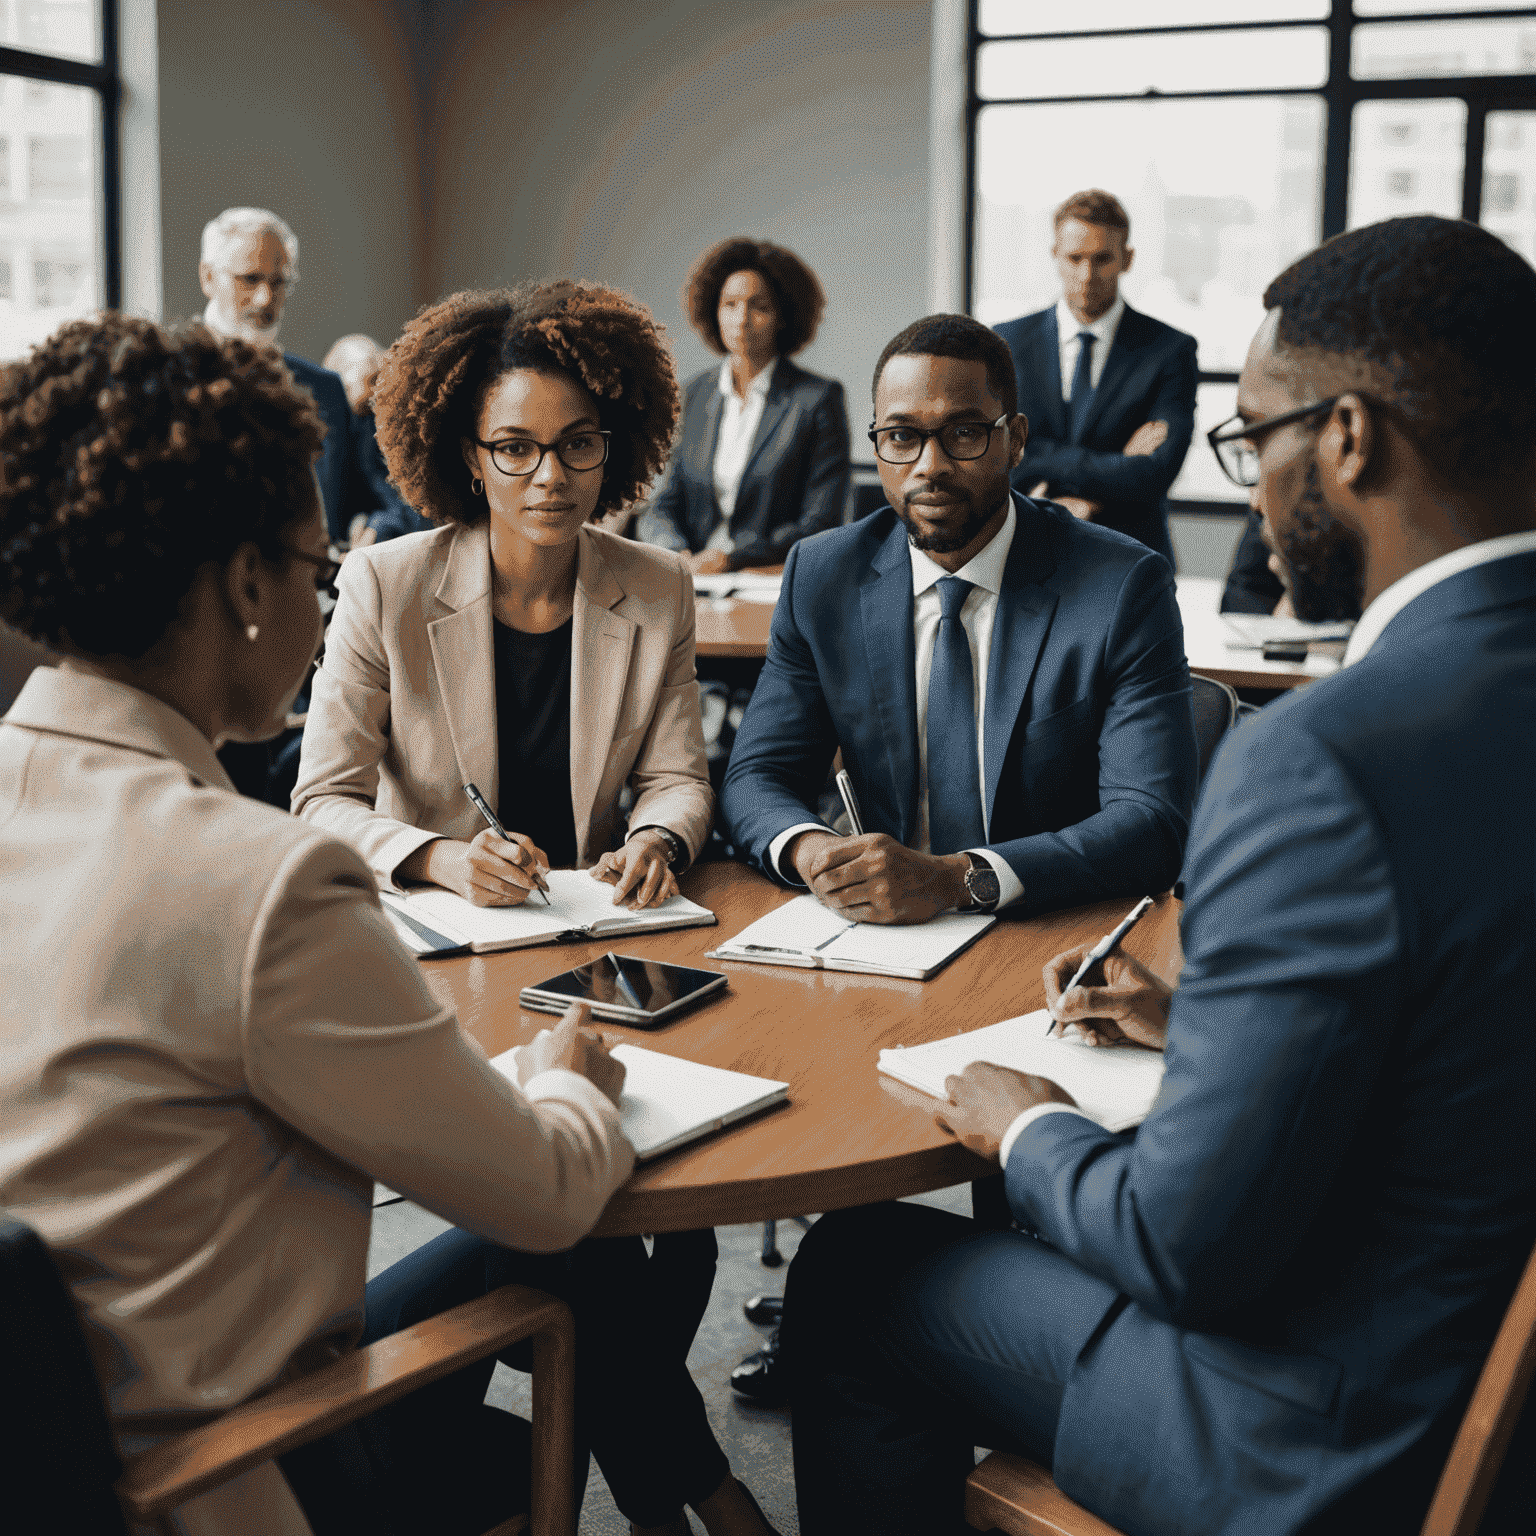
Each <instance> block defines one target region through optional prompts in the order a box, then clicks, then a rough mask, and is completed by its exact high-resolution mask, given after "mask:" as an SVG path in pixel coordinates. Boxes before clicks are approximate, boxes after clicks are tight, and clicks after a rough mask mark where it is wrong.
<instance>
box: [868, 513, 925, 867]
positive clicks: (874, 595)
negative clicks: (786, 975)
mask: <svg viewBox="0 0 1536 1536" xmlns="http://www.w3.org/2000/svg"><path fill="white" fill-rule="evenodd" d="M859 606H860V611H861V615H862V618H863V625H864V649H865V658H864V661H865V668H866V675H867V676H868V678H869V680H870V682H869V686H870V692H871V693H872V695H873V697H874V703H875V711H876V714H877V717H878V719H879V724H880V745H881V746H883V748H884V752H885V764H884V766H885V771H886V784H885V791H886V795H887V797H888V805H887V809H888V811H889V812H891V813H893V814H892V816H891V818H890V819H891V820H894V822H895V823H896V832H895V836H896V840H897V841H898V842H901V843H906V842H909V841H910V840H911V838H912V837H914V836H915V835H916V832H917V762H918V758H917V658H916V644H915V641H914V640H913V636H912V560H911V557H910V556H909V555H908V554H907V531H906V529H905V528H904V527H903V526H902V524H901V523H900V521H897V522H896V526H895V527H894V528H893V529H892V530H891V533H890V535H889V537H888V538H887V539H886V541H885V543H884V544H882V545H881V546H880V550H879V552H878V553H877V554H876V556H875V559H874V561H873V562H872V564H871V568H870V574H869V575H868V576H867V577H866V578H865V579H864V581H863V582H862V584H861V585H860V588H859ZM860 767H861V768H862V770H863V775H862V776H864V777H866V778H867V779H868V781H869V782H871V783H873V782H874V781H875V774H874V769H875V764H873V763H862V764H860ZM870 830H874V826H873V822H872V825H871V828H870Z"/></svg>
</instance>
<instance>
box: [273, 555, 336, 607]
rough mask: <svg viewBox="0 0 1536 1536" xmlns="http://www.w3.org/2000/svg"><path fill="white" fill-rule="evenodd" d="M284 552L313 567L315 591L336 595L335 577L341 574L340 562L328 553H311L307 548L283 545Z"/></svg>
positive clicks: (331, 595)
mask: <svg viewBox="0 0 1536 1536" xmlns="http://www.w3.org/2000/svg"><path fill="white" fill-rule="evenodd" d="M283 552H284V553H285V554H289V555H292V556H293V558H294V559H295V560H302V561H304V562H305V563H306V564H307V565H312V566H314V568H315V591H316V592H324V593H325V594H327V595H328V596H330V597H335V596H336V578H337V577H338V576H339V575H340V574H341V562H340V561H339V560H332V559H331V557H330V556H329V555H326V556H323V557H322V556H320V555H312V554H310V553H309V552H308V551H307V550H303V549H290V548H289V547H288V546H287V545H286V544H285V545H284V546H283Z"/></svg>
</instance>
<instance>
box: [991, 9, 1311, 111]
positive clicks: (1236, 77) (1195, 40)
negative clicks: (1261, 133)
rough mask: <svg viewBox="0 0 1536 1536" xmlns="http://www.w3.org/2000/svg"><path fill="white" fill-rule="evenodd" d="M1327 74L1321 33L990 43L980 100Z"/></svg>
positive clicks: (1281, 81)
mask: <svg viewBox="0 0 1536 1536" xmlns="http://www.w3.org/2000/svg"><path fill="white" fill-rule="evenodd" d="M1327 74H1328V37H1327V34H1326V33H1325V32H1324V31H1323V29H1322V28H1321V27H1297V28H1295V29H1294V30H1289V29H1288V30H1286V31H1283V32H1188V33H1175V34H1172V35H1170V36H1161V37H1128V38H1125V39H1124V40H1123V41H1111V40H1108V39H1105V38H1078V39H1075V40H1070V39H1069V40H1067V41H1065V42H1046V43H985V44H983V45H982V47H981V48H980V49H979V50H978V54H977V73H976V79H977V87H976V88H977V92H978V94H979V95H980V96H981V97H982V99H983V100H996V99H997V98H998V97H1006V96H1119V95H1138V96H1139V95H1141V94H1142V92H1144V91H1149V90H1159V91H1208V90H1210V89H1211V88H1212V87H1213V86H1216V85H1219V86H1220V87H1221V88H1222V89H1223V90H1263V89H1266V88H1272V87H1275V86H1318V85H1321V84H1322V83H1323V81H1324V80H1325V79H1326V78H1327Z"/></svg>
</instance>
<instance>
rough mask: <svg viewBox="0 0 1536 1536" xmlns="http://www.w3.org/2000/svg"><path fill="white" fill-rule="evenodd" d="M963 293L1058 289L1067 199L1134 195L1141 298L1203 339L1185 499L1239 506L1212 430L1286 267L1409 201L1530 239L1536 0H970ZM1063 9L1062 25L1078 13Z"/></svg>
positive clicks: (1188, 505)
mask: <svg viewBox="0 0 1536 1536" xmlns="http://www.w3.org/2000/svg"><path fill="white" fill-rule="evenodd" d="M970 13H971V20H970V28H971V35H970V46H969V51H968V57H969V60H970V81H969V107H968V121H969V125H970V130H969V140H968V162H969V180H968V186H969V197H970V205H971V217H970V221H969V230H968V241H969V243H968V249H967V261H966V276H967V282H968V285H969V286H968V291H967V294H966V298H967V301H968V307H969V309H970V311H971V313H973V314H974V315H976V316H977V317H978V318H979V319H982V320H985V321H987V322H988V323H989V324H996V323H997V322H998V321H1000V320H1006V319H1009V318H1011V317H1012V316H1014V315H1020V314H1025V313H1027V312H1028V311H1030V310H1035V309H1041V308H1043V307H1044V306H1046V305H1047V304H1050V303H1051V302H1053V300H1054V299H1055V297H1056V295H1057V292H1058V285H1057V282H1056V276H1055V271H1054V268H1053V265H1052V262H1051V259H1050V245H1051V211H1052V209H1054V208H1055V206H1056V205H1057V204H1058V203H1059V202H1060V201H1061V200H1062V199H1063V198H1064V197H1066V196H1067V195H1068V194H1069V193H1071V192H1075V191H1078V190H1080V189H1081V188H1084V187H1105V188H1107V189H1108V190H1110V191H1112V192H1114V193H1115V194H1116V195H1117V196H1118V197H1119V198H1120V199H1121V201H1122V202H1123V203H1124V204H1125V205H1126V208H1127V209H1128V211H1129V213H1130V216H1131V225H1132V231H1131V233H1132V245H1133V246H1134V248H1135V251H1136V259H1135V262H1134V264H1133V266H1132V268H1131V271H1130V272H1129V273H1128V274H1127V275H1126V277H1125V279H1124V281H1123V287H1124V291H1125V294H1126V297H1127V298H1128V299H1129V300H1130V302H1131V303H1133V304H1135V305H1136V306H1137V307H1138V308H1140V309H1144V310H1145V311H1147V313H1149V314H1152V315H1155V316H1157V317H1158V318H1159V319H1160V320H1166V321H1167V322H1168V323H1169V324H1170V325H1176V326H1178V327H1179V328H1180V329H1181V330H1185V331H1189V332H1190V333H1191V334H1193V335H1194V336H1196V337H1197V338H1198V339H1199V342H1200V365H1201V370H1202V371H1201V375H1200V378H1201V383H1200V399H1199V419H1198V421H1197V424H1196V429H1197V430H1196V445H1195V447H1194V448H1192V449H1191V451H1190V454H1189V457H1188V458H1187V460H1186V461H1185V465H1184V470H1183V473H1182V474H1181V475H1180V476H1179V479H1178V480H1177V481H1176V482H1175V484H1174V487H1173V492H1172V497H1171V499H1172V501H1173V504H1174V505H1175V506H1177V507H1181V508H1183V509H1184V510H1188V511H1197V510H1212V511H1222V512H1226V511H1229V510H1230V509H1231V508H1232V507H1233V506H1234V505H1240V503H1237V502H1236V501H1235V498H1234V495H1233V491H1232V487H1231V486H1230V485H1229V484H1228V482H1227V481H1226V480H1225V479H1224V478H1223V477H1222V475H1221V472H1220V471H1219V470H1218V469H1217V467H1216V464H1215V462H1214V460H1212V459H1211V457H1210V455H1209V454H1208V453H1205V452H1202V451H1200V446H1199V434H1200V433H1201V432H1202V431H1203V430H1204V429H1205V428H1206V427H1208V426H1211V425H1213V424H1214V423H1216V422H1218V421H1220V420H1222V419H1223V418H1225V417H1227V416H1230V415H1231V414H1232V410H1233V399H1234V397H1235V394H1236V385H1237V370H1238V369H1239V367H1241V365H1242V354H1243V351H1244V349H1245V348H1246V346H1247V344H1248V340H1249V338H1250V337H1251V336H1252V334H1253V332H1254V330H1255V328H1256V327H1257V325H1258V323H1259V320H1260V318H1261V316H1262V314H1263V306H1262V302H1261V296H1262V294H1263V292H1264V288H1265V286H1266V285H1267V283H1268V282H1269V280H1270V278H1272V277H1273V276H1275V274H1276V273H1278V272H1279V271H1280V270H1281V269H1282V268H1283V267H1284V266H1286V265H1287V264H1288V263H1289V262H1291V261H1292V260H1294V259H1295V258H1296V257H1297V256H1299V255H1301V254H1302V253H1303V252H1304V251H1307V250H1310V249H1311V248H1312V247H1313V246H1314V245H1316V244H1317V243H1318V241H1319V240H1320V239H1322V238H1323V237H1325V236H1327V235H1330V234H1337V233H1338V232H1339V231H1341V230H1344V229H1348V228H1353V227H1355V226H1357V225H1360V224H1369V223H1371V222H1373V221H1374V220H1377V219H1383V218H1390V217H1392V216H1394V215H1396V214H1403V213H1421V212H1430V213H1441V214H1446V215H1449V216H1452V217H1455V216H1458V215H1459V216H1462V217H1466V218H1470V219H1477V220H1480V221H1481V222H1482V223H1484V224H1486V225H1487V226H1488V228H1490V229H1491V230H1493V231H1494V232H1495V233H1496V234H1498V235H1499V236H1500V237H1501V238H1502V239H1504V240H1507V241H1508V242H1509V243H1510V244H1511V245H1512V246H1514V247H1515V248H1516V249H1518V250H1519V251H1521V252H1522V253H1523V254H1524V255H1525V256H1526V258H1527V259H1528V260H1533V261H1536V81H1533V73H1536V6H1531V5H1525V6H1516V5H1500V4H1497V3H1496V0H1495V3H1490V0H1475V3H1473V0H1353V5H1351V0H1074V3H1073V4H1072V5H1071V6H1070V7H1065V6H1062V5H1061V4H1060V3H1059V0H972V4H971V8H970ZM1066 23H1069V25H1068V24H1066Z"/></svg>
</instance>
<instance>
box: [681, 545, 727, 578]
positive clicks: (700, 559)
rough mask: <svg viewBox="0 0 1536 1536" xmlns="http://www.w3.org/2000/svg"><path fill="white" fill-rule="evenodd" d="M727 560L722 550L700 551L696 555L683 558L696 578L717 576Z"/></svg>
mask: <svg viewBox="0 0 1536 1536" xmlns="http://www.w3.org/2000/svg"><path fill="white" fill-rule="evenodd" d="M729 558H730V557H729V556H728V555H727V554H726V552H725V551H724V550H723V549H701V550H700V551H699V552H698V553H697V554H694V555H684V556H683V559H685V560H686V561H687V562H688V567H689V569H690V570H692V571H693V572H694V574H695V575H697V576H718V575H719V574H720V573H721V572H722V571H723V570H725V568H726V562H727V561H728V559H729Z"/></svg>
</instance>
